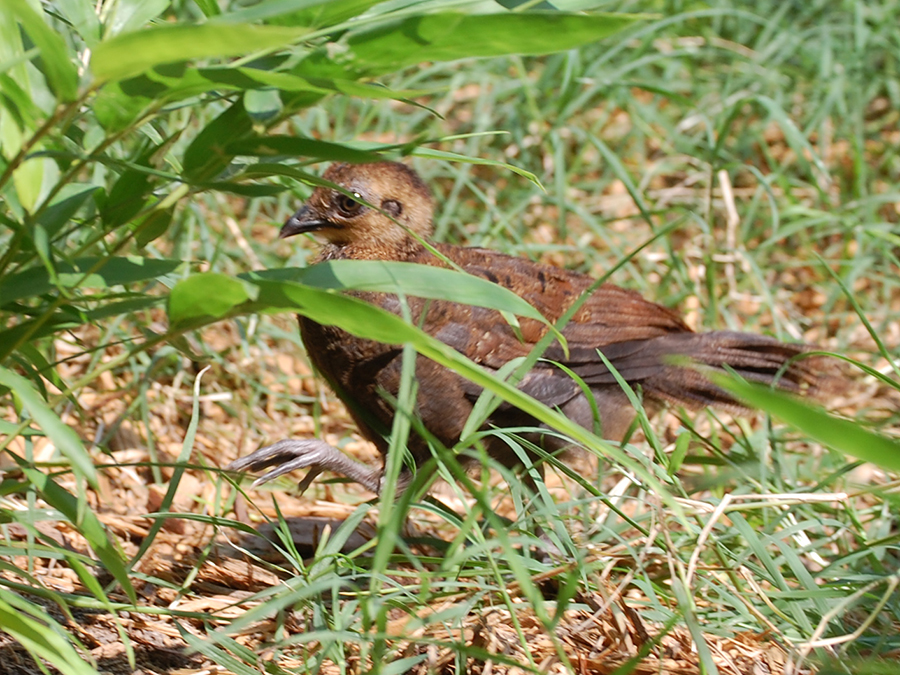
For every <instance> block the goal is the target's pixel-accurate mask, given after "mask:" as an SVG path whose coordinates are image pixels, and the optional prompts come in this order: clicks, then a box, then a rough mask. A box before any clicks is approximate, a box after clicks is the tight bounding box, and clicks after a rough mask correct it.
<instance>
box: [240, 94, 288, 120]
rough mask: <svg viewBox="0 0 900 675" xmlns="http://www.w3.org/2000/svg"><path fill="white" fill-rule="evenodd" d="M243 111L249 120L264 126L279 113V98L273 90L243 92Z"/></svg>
mask: <svg viewBox="0 0 900 675" xmlns="http://www.w3.org/2000/svg"><path fill="white" fill-rule="evenodd" d="M244 110H246V111H247V114H248V115H250V119H252V120H254V121H255V122H258V123H261V124H264V123H265V122H266V121H267V120H272V119H275V118H276V117H277V116H278V114H279V113H280V112H281V96H279V95H278V91H277V90H275V89H250V90H249V91H246V92H244Z"/></svg>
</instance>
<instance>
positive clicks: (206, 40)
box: [17, 0, 310, 81]
mask: <svg viewBox="0 0 900 675" xmlns="http://www.w3.org/2000/svg"><path fill="white" fill-rule="evenodd" d="M17 1H22V0H17ZM309 32H310V29H309V28H305V27H281V26H253V25H244V24H237V25H233V24H227V23H215V24H213V23H205V24H198V25H194V26H190V25H183V24H182V25H173V26H159V27H155V28H150V29H147V30H141V31H137V32H133V33H126V34H124V35H120V36H118V37H115V38H112V39H110V40H106V41H104V42H101V43H100V44H98V45H97V47H96V48H95V49H94V53H93V56H92V58H91V68H92V69H93V71H94V75H95V76H96V77H97V79H99V80H106V81H115V80H124V79H126V78H129V77H134V76H135V75H140V74H141V73H143V72H146V71H148V70H150V69H151V68H154V67H155V66H158V65H161V64H164V63H176V62H179V61H191V60H194V59H204V58H213V57H217V56H240V55H242V54H251V53H253V52H256V51H260V50H264V49H272V48H276V47H283V46H285V45H288V44H290V43H291V42H294V41H295V40H298V39H300V38H301V37H303V36H304V35H306V34H307V33H309Z"/></svg>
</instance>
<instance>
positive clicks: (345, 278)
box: [240, 260, 546, 322]
mask: <svg viewBox="0 0 900 675" xmlns="http://www.w3.org/2000/svg"><path fill="white" fill-rule="evenodd" d="M240 276H241V278H244V279H247V280H248V281H251V282H252V281H291V282H295V283H300V284H304V285H307V286H315V287H317V288H325V289H334V290H351V289H352V290H358V291H374V292H379V293H394V294H402V295H406V296H411V297H419V298H428V299H431V300H449V301H452V302H459V303H462V304H465V305H475V306H478V307H487V308H490V309H496V310H498V311H501V312H509V313H511V314H516V315H518V316H522V317H526V318H530V319H535V320H537V321H541V322H546V319H544V317H543V315H542V314H541V313H540V312H538V311H537V310H536V309H535V308H534V307H532V306H531V305H529V304H528V303H527V302H525V301H524V300H523V299H522V298H521V297H519V296H518V295H516V294H515V293H513V292H512V291H510V290H509V289H506V288H504V287H502V286H498V285H497V284H495V283H491V282H490V281H488V280H486V279H482V278H481V277H476V276H472V275H471V274H465V273H462V272H457V271H455V270H450V269H445V268H442V267H432V266H431V265H416V264H414V263H407V262H385V261H381V260H332V261H328V262H322V263H318V264H317V265H311V266H309V267H302V268H299V267H292V268H285V269H280V270H265V271H261V272H250V273H247V274H242V275H240Z"/></svg>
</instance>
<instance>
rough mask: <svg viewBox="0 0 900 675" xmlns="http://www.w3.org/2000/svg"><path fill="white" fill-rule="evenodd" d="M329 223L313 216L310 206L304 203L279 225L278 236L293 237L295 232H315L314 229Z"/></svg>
mask: <svg viewBox="0 0 900 675" xmlns="http://www.w3.org/2000/svg"><path fill="white" fill-rule="evenodd" d="M330 225H331V223H329V222H328V221H327V220H322V219H321V218H317V217H316V216H314V215H313V214H312V212H311V211H310V208H309V207H308V206H306V205H304V206H303V207H302V208H301V209H300V210H299V211H297V213H295V214H294V215H292V216H291V217H290V218H288V220H287V222H286V223H285V224H284V225H282V226H281V231H280V232H279V233H278V238H279V239H286V238H287V237H293V236H294V235H295V234H303V233H304V232H315V231H316V230H321V229H322V228H323V227H329V226H330Z"/></svg>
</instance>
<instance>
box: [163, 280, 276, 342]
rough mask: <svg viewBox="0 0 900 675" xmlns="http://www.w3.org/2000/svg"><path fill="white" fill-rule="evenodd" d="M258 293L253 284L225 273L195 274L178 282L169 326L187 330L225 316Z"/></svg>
mask: <svg viewBox="0 0 900 675" xmlns="http://www.w3.org/2000/svg"><path fill="white" fill-rule="evenodd" d="M257 293H258V291H257V290H256V289H254V288H253V287H252V285H251V284H248V283H247V282H244V281H240V280H238V279H235V278H233V277H229V276H227V275H225V274H218V273H216V272H209V273H207V274H195V275H193V276H190V277H188V278H187V279H185V280H183V281H180V282H178V284H176V285H175V287H174V288H173V289H172V292H171V293H170V294H169V303H168V313H169V326H170V328H171V329H172V330H186V329H188V328H190V327H192V326H196V325H205V324H207V323H210V322H211V321H215V320H217V319H223V318H225V317H226V316H228V315H229V314H230V313H231V312H232V311H233V310H234V309H235V307H239V306H241V305H242V304H243V303H245V302H247V301H248V300H253V299H255V298H256V296H257Z"/></svg>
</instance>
